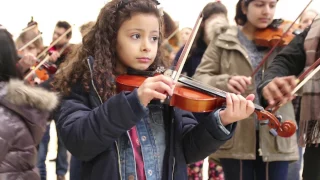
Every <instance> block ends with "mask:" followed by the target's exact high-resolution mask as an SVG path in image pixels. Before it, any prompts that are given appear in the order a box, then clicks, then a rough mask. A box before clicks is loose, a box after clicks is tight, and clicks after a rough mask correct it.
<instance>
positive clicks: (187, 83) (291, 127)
mask: <svg viewBox="0 0 320 180" xmlns="http://www.w3.org/2000/svg"><path fill="white" fill-rule="evenodd" d="M202 18H203V16H202V13H201V14H200V15H199V17H198V19H197V22H196V24H195V27H194V28H193V30H192V32H191V35H190V37H189V39H188V41H187V43H186V45H185V46H184V49H183V51H182V53H181V56H180V58H179V60H178V62H177V66H176V69H175V70H167V71H165V73H164V74H165V75H166V76H170V77H171V78H172V79H173V80H174V81H175V82H179V83H176V84H177V85H176V86H175V89H174V92H173V95H172V96H171V97H169V98H167V103H168V104H169V105H170V106H175V107H178V108H180V109H183V110H186V111H189V112H210V111H213V110H214V109H217V108H219V107H223V106H224V105H225V103H226V92H224V91H222V90H219V89H216V88H212V87H209V86H205V85H203V84H201V83H199V82H197V81H194V80H192V79H188V78H185V77H180V74H181V71H182V68H183V65H184V64H185V62H186V59H187V55H188V53H189V51H190V49H191V46H192V43H193V41H194V39H195V36H196V34H197V31H198V29H199V26H200V24H201V21H202ZM154 75H157V74H155V73H146V72H145V71H142V72H139V71H135V72H134V73H130V72H128V74H127V75H119V76H117V77H116V88H117V91H118V92H121V91H133V90H134V89H135V88H138V87H139V86H140V85H141V84H142V83H143V82H144V81H145V79H146V78H147V77H148V76H154ZM255 113H256V114H257V118H258V120H259V121H260V122H261V123H262V124H267V125H269V127H270V131H269V132H270V133H271V134H272V135H274V136H277V135H279V136H281V137H290V136H292V135H293V134H294V133H295V132H296V125H295V124H294V123H293V122H291V121H284V122H281V117H280V116H278V117H276V116H275V115H273V114H272V113H270V112H268V111H266V110H264V109H263V108H262V107H261V106H258V105H255Z"/></svg>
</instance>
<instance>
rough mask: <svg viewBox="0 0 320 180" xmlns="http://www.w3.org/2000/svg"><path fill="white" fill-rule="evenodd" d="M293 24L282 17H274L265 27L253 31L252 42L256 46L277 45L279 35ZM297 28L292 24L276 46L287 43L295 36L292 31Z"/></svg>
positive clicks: (297, 27)
mask: <svg viewBox="0 0 320 180" xmlns="http://www.w3.org/2000/svg"><path fill="white" fill-rule="evenodd" d="M292 24H293V22H291V21H285V20H282V19H275V20H273V22H272V23H271V24H270V25H269V26H268V27H267V28H265V29H260V30H257V31H256V32H255V36H254V37H255V38H254V42H255V44H256V45H257V46H262V47H270V48H271V47H274V46H275V45H277V43H278V41H279V40H280V39H281V36H282V35H283V34H284V33H285V32H286V31H287V30H288V28H290V26H291V25H292ZM297 29H299V26H298V25H297V24H293V26H292V27H291V28H290V30H289V31H288V33H287V34H285V35H284V36H283V38H282V39H281V40H280V42H279V43H278V46H280V47H282V46H286V45H288V44H289V43H290V42H291V41H292V39H293V38H294V37H295V34H294V33H293V32H294V31H295V30H297Z"/></svg>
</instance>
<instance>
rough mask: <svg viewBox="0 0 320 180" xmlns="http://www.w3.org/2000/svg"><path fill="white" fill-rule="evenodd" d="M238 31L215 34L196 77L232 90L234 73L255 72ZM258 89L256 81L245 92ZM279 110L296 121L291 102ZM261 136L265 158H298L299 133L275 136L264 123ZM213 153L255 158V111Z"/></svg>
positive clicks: (216, 155) (249, 92)
mask: <svg viewBox="0 0 320 180" xmlns="http://www.w3.org/2000/svg"><path fill="white" fill-rule="evenodd" d="M237 34H238V28H237V27H234V26H230V27H228V29H227V30H226V31H225V32H224V33H220V34H216V36H215V37H213V40H212V41H211V42H210V44H209V46H208V48H207V50H206V52H205V54H204V55H203V57H202V61H201V63H200V65H199V66H198V68H197V70H196V73H195V75H194V78H195V79H197V80H200V81H202V82H203V83H205V84H209V85H211V86H214V87H216V88H219V89H222V90H224V91H228V89H227V82H228V80H229V78H230V77H231V76H232V75H244V76H250V75H251V73H252V72H253V68H252V65H251V61H250V59H249V56H248V53H247V52H246V50H245V48H244V47H243V46H242V45H241V44H240V42H239V40H238V38H237ZM273 57H274V56H273ZM273 57H270V59H273ZM268 63H270V62H268ZM255 91H256V89H255V84H254V83H252V85H250V86H248V89H247V90H246V92H245V93H244V94H242V95H243V96H247V95H248V94H251V93H254V92H255ZM278 114H280V115H282V117H283V120H292V121H294V122H295V123H296V121H295V116H294V109H293V106H292V104H291V103H288V104H287V105H285V106H283V107H282V108H281V109H280V110H279V111H278ZM259 137H260V139H259V142H260V145H259V147H260V149H259V150H258V151H259V154H260V155H262V157H263V161H265V162H270V161H294V160H298V158H299V155H298V145H297V137H296V134H294V135H293V136H292V137H290V138H283V137H279V136H277V137H273V136H272V135H270V134H269V127H268V126H261V125H260V130H259ZM212 156H213V157H214V158H233V159H246V160H249V159H255V158H256V122H255V119H254V115H252V116H250V117H249V118H247V119H245V120H242V121H240V122H238V125H237V128H236V132H235V134H234V136H233V138H232V139H230V140H229V141H227V142H226V144H224V145H223V146H222V147H221V148H220V149H219V150H218V151H217V152H216V153H214V154H213V155H212Z"/></svg>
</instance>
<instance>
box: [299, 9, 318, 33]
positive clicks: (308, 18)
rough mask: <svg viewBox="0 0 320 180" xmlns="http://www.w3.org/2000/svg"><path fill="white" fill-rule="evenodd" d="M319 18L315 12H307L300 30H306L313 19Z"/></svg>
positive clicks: (302, 18) (301, 21)
mask: <svg viewBox="0 0 320 180" xmlns="http://www.w3.org/2000/svg"><path fill="white" fill-rule="evenodd" d="M316 16H317V14H316V13H315V12H312V11H307V12H305V13H304V14H303V15H302V17H301V20H300V24H299V28H300V29H302V30H304V29H305V28H306V27H308V26H310V25H311V23H312V21H313V19H314V18H315V17H316Z"/></svg>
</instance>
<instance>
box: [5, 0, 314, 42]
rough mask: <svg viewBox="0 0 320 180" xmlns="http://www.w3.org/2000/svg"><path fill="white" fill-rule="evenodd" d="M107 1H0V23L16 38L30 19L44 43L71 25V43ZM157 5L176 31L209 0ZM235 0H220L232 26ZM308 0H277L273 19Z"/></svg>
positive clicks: (168, 0)
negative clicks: (62, 24) (64, 23)
mask: <svg viewBox="0 0 320 180" xmlns="http://www.w3.org/2000/svg"><path fill="white" fill-rule="evenodd" d="M106 2H108V0H54V1H52V0H51V1H49V0H0V24H2V25H4V26H5V27H7V29H8V30H9V31H10V32H11V33H12V34H13V35H14V36H15V37H16V36H17V35H19V33H20V32H21V30H22V29H23V28H25V26H26V25H27V22H29V21H30V18H31V16H34V20H35V21H37V22H38V23H39V29H40V30H41V31H42V32H43V38H44V43H45V44H46V45H47V44H49V43H50V42H51V38H52V33H53V29H54V26H55V24H56V22H57V21H59V20H66V21H68V22H70V23H71V24H74V27H75V28H74V30H73V38H72V40H71V42H72V43H78V42H81V35H80V32H79V27H80V26H81V25H82V24H83V23H86V22H88V21H91V20H95V19H96V17H97V15H98V13H99V11H100V8H101V7H102V6H103V5H104V4H105V3H106ZM159 2H160V3H161V5H160V6H162V7H163V8H164V10H165V11H167V12H168V13H169V14H170V15H171V17H172V18H173V19H174V20H175V21H179V22H180V28H182V27H186V26H189V27H193V24H194V23H195V20H196V18H197V16H198V14H199V12H200V11H201V9H202V8H203V7H204V6H205V5H206V3H208V2H211V1H210V0H159ZM237 2H238V0H222V3H224V4H225V5H226V6H227V8H228V11H229V19H230V22H232V23H233V17H234V14H235V6H236V3H237ZM308 2H309V0H279V3H278V6H277V11H276V15H275V18H284V19H287V20H294V19H295V18H296V17H297V16H298V15H299V13H300V12H301V11H302V9H303V8H304V6H305V5H306V4H307V3H308ZM311 8H314V9H317V10H318V11H320V0H313V3H312V4H311Z"/></svg>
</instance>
